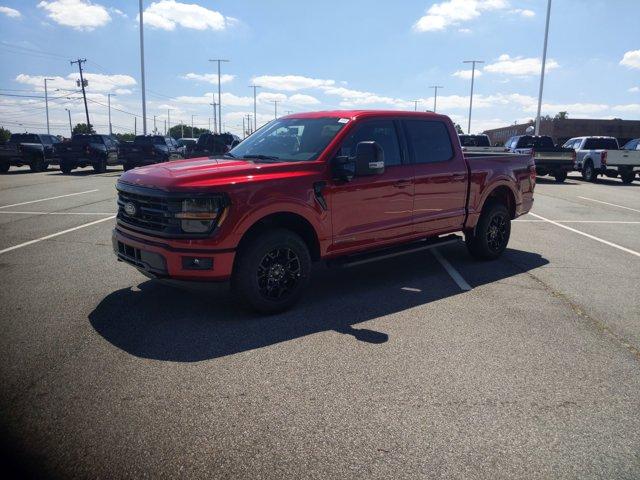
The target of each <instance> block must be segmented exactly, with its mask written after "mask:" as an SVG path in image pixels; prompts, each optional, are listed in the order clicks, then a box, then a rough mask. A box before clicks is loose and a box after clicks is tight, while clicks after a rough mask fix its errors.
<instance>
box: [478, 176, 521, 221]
mask: <svg viewBox="0 0 640 480" xmlns="http://www.w3.org/2000/svg"><path fill="white" fill-rule="evenodd" d="M492 200H497V201H499V202H500V203H502V204H503V205H505V206H506V207H507V210H509V216H510V217H511V219H512V220H513V219H514V218H516V194H515V192H514V191H513V189H512V188H511V187H510V186H508V185H506V184H502V185H497V186H495V187H494V188H492V189H491V190H490V191H489V192H488V193H487V194H486V195H485V197H484V199H483V201H482V207H481V208H480V211H481V212H483V211H484V209H485V208H486V206H487V205H488V204H489V202H490V201H492Z"/></svg>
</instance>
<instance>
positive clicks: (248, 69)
mask: <svg viewBox="0 0 640 480" xmlns="http://www.w3.org/2000/svg"><path fill="white" fill-rule="evenodd" d="M137 3H138V2H135V1H132V0H95V1H91V2H90V1H88V0H42V1H40V0H34V1H27V0H21V1H16V0H0V29H1V31H2V33H3V34H2V39H1V41H0V94H2V95H0V124H2V125H4V126H5V127H8V128H10V129H12V130H24V129H27V130H29V131H44V130H45V114H44V102H43V100H42V99H41V98H38V97H40V96H42V91H43V80H42V79H43V78H44V77H45V76H46V77H48V78H52V79H53V80H51V81H50V82H49V86H50V92H49V93H50V97H52V98H53V100H52V101H51V102H50V118H51V124H52V131H53V133H60V134H68V120H67V112H66V111H65V108H68V109H69V110H70V111H71V113H72V117H73V122H74V124H75V123H76V122H79V121H84V117H83V116H82V114H83V107H82V102H81V100H80V99H79V95H78V94H77V93H74V92H73V91H74V90H75V86H74V83H75V79H76V77H77V67H75V66H73V67H72V66H71V65H69V60H70V59H72V58H77V57H82V58H87V60H88V61H87V63H86V65H85V68H86V72H87V74H88V75H87V76H88V79H89V87H88V90H87V91H88V93H89V98H90V103H89V108H90V112H89V113H90V115H91V121H92V123H93V124H95V125H97V127H98V130H99V131H103V132H105V131H106V130H107V109H106V107H105V106H104V105H106V103H107V94H108V93H112V94H115V96H113V97H112V98H111V101H112V106H113V107H114V109H116V108H117V109H118V110H122V111H124V112H129V113H124V112H120V111H116V110H114V111H113V112H112V117H113V118H112V122H113V124H114V131H115V132H126V131H131V130H133V124H134V120H133V118H134V115H132V114H137V115H141V106H140V63H139V62H140V60H139V50H138V48H139V44H138V35H139V31H138V25H137V21H136V18H137V13H138V11H137ZM144 5H145V12H146V13H145V20H146V22H145V23H146V27H145V47H146V69H147V77H146V82H147V100H148V105H147V115H148V117H152V116H153V115H157V126H158V129H163V128H164V120H165V119H166V118H167V109H168V108H170V109H171V123H172V124H175V123H176V121H177V120H182V121H184V122H186V123H190V122H191V116H192V115H195V123H196V125H198V126H207V125H208V122H209V118H210V117H211V116H212V112H211V107H210V106H209V103H210V102H211V94H212V92H215V91H217V86H216V84H215V82H216V76H215V75H212V74H214V73H215V66H214V64H212V63H210V62H208V59H209V58H228V59H230V60H231V62H230V63H228V64H224V65H223V74H224V75H225V76H224V81H225V82H224V84H223V97H222V103H223V120H224V123H225V126H226V127H227V129H228V130H231V131H234V132H235V133H238V134H240V132H241V125H242V117H243V115H246V114H253V98H252V92H251V90H250V89H249V88H248V85H250V84H251V83H252V81H254V80H255V81H256V83H258V84H259V85H261V86H262V88H260V90H259V92H260V95H259V104H258V123H259V124H260V123H264V122H266V121H268V120H270V119H271V118H273V115H274V104H273V103H272V102H273V100H278V101H279V104H278V110H279V113H285V112H287V111H292V112H297V111H307V110H320V109H337V108H340V109H342V108H391V109H411V110H413V108H414V103H413V100H416V99H418V100H420V103H419V105H418V108H419V109H420V110H426V109H432V107H433V90H431V89H430V88H429V86H431V85H442V86H443V87H444V88H443V89H442V90H441V91H440V92H439V95H438V111H439V112H441V113H446V114H448V115H450V116H451V117H452V118H453V119H454V120H455V121H457V122H459V123H461V124H462V125H465V126H466V122H467V109H468V103H469V87H470V80H469V75H468V73H469V72H468V71H467V70H468V66H467V65H464V64H463V63H462V61H463V60H468V59H479V60H484V61H485V64H484V65H483V66H481V68H480V74H479V76H477V77H476V90H475V94H476V96H474V112H473V124H472V130H473V131H481V130H483V129H485V128H491V127H496V126H502V125H505V124H510V123H513V122H516V121H517V122H523V121H526V120H527V119H529V118H532V117H533V116H534V115H535V107H536V98H537V91H538V82H539V69H540V67H539V62H540V60H539V58H540V57H541V51H542V40H543V33H544V17H545V10H546V0H443V1H429V0H403V1H402V2H384V1H380V2H371V1H370V0H369V1H365V0H341V1H338V0H323V1H321V2H320V1H317V2H301V1H295V2H294V1H289V0H274V1H240V0H234V1H232V0H219V1H212V0H182V1H178V0H157V1H155V2H152V1H148V0H147V1H145V2H144ZM586 5H588V7H586ZM639 17H640V4H639V3H638V0H616V1H611V0H609V1H607V0H589V1H588V2H587V1H584V0H554V2H553V6H552V18H551V29H550V36H549V50H548V57H549V62H548V68H549V70H548V74H547V76H546V81H545V94H544V107H543V113H548V114H551V115H554V114H555V113H557V112H558V111H561V110H566V111H568V112H569V116H570V117H575V118H616V117H617V118H625V119H637V118H640V33H639V31H638V18H639ZM207 75H208V76H207ZM212 82H213V83H212ZM11 95H29V96H32V97H35V98H30V97H24V96H11ZM137 122H138V129H139V130H140V128H141V126H140V125H141V118H138V120H137ZM20 124H22V125H20ZM149 124H150V128H153V122H152V121H151V120H150V121H149Z"/></svg>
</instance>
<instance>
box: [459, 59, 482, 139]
mask: <svg viewBox="0 0 640 480" xmlns="http://www.w3.org/2000/svg"><path fill="white" fill-rule="evenodd" d="M462 63H470V64H471V65H472V66H471V96H470V97H469V124H468V126H467V133H469V134H470V133H471V111H472V109H473V83H474V81H475V78H476V63H484V61H483V60H465V61H464V62H462Z"/></svg>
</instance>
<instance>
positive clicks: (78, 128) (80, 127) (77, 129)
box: [71, 123, 96, 135]
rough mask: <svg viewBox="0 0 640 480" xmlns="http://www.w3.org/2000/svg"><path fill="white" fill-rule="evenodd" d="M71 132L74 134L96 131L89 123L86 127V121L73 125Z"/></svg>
mask: <svg viewBox="0 0 640 480" xmlns="http://www.w3.org/2000/svg"><path fill="white" fill-rule="evenodd" d="M71 133H72V134H73V135H76V134H78V133H96V131H95V130H94V128H93V125H89V127H87V124H86V123H78V124H77V125H76V126H75V127H73V130H72V131H71Z"/></svg>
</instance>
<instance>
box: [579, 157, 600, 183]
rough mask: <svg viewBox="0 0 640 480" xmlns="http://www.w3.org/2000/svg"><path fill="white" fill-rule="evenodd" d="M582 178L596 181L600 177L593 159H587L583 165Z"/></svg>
mask: <svg viewBox="0 0 640 480" xmlns="http://www.w3.org/2000/svg"><path fill="white" fill-rule="evenodd" d="M582 178H584V179H585V180H586V181H587V182H595V181H596V180H597V179H598V175H597V174H596V169H595V168H594V167H593V162H592V161H591V160H587V162H586V163H585V164H584V166H583V167H582Z"/></svg>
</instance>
